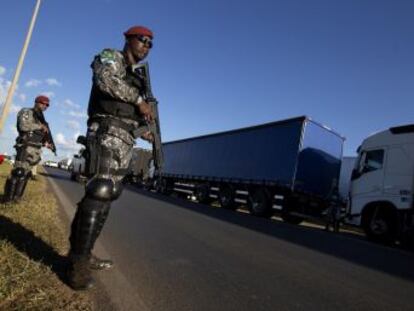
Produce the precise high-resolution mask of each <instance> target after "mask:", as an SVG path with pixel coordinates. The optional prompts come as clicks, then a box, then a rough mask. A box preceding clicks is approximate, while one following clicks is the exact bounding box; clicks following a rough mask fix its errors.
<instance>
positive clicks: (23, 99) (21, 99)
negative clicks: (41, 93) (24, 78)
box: [17, 93, 27, 103]
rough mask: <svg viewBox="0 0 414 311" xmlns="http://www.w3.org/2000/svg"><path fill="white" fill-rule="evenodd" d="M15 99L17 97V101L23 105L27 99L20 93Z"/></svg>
mask: <svg viewBox="0 0 414 311" xmlns="http://www.w3.org/2000/svg"><path fill="white" fill-rule="evenodd" d="M17 97H19V99H20V101H21V102H22V103H24V102H25V101H26V99H27V96H26V94H24V93H20V94H19V95H17Z"/></svg>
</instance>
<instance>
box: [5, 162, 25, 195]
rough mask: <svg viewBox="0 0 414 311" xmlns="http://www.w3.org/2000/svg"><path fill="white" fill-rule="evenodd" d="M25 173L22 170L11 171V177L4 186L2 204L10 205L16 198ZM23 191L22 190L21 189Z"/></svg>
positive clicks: (20, 191) (19, 168)
mask: <svg viewBox="0 0 414 311" xmlns="http://www.w3.org/2000/svg"><path fill="white" fill-rule="evenodd" d="M25 176H26V173H25V171H24V169H23V168H21V167H17V168H15V169H13V170H12V171H11V176H9V178H7V181H6V184H5V185H4V194H3V203H10V202H12V201H14V200H15V199H16V198H17V193H18V192H19V193H23V192H22V186H23V185H24V181H25ZM23 191H24V188H23Z"/></svg>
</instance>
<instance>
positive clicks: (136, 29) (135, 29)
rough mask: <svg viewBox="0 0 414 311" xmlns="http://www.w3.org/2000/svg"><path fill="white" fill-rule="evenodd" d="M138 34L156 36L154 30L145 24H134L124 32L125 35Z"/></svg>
mask: <svg viewBox="0 0 414 311" xmlns="http://www.w3.org/2000/svg"><path fill="white" fill-rule="evenodd" d="M137 35H138V36H147V37H150V38H151V39H152V38H153V37H154V35H153V33H152V31H151V30H149V29H148V28H146V27H144V26H133V27H131V28H129V29H128V30H127V31H125V32H124V36H125V37H129V36H137Z"/></svg>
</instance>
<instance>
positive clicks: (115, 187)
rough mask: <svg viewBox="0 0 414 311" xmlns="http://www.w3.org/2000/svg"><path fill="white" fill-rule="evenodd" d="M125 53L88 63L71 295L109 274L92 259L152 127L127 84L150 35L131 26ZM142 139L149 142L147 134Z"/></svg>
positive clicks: (106, 263) (107, 53) (106, 53)
mask: <svg viewBox="0 0 414 311" xmlns="http://www.w3.org/2000/svg"><path fill="white" fill-rule="evenodd" d="M124 35H125V46H124V49H123V51H117V50H113V49H104V50H103V51H102V52H101V53H100V54H98V55H97V56H96V57H95V59H94V61H93V62H92V65H91V67H92V71H93V85H92V90H91V95H90V100H89V106H88V116H89V119H88V130H87V135H86V174H87V175H88V179H89V180H88V183H87V185H86V188H85V195H84V197H83V198H82V200H81V201H80V202H79V203H78V208H77V211H76V214H75V217H74V219H73V222H72V226H71V235H70V238H69V241H70V251H69V255H68V257H69V260H70V267H69V269H68V282H69V285H70V286H71V287H72V288H73V289H75V290H83V289H89V288H91V287H92V286H93V279H92V276H91V269H107V268H110V267H111V266H112V264H113V263H112V262H111V261H110V260H101V259H99V258H97V257H96V256H93V255H92V254H91V252H92V249H93V247H94V244H95V241H96V239H97V238H98V236H99V234H100V232H101V230H102V227H103V225H104V223H105V220H106V218H107V217H108V213H109V209H110V205H111V202H112V201H114V200H116V199H117V198H118V197H119V196H120V195H121V192H122V179H123V178H124V176H125V175H126V174H127V171H128V167H129V162H130V160H131V157H132V149H133V145H134V144H135V140H136V139H137V138H138V137H139V135H138V134H137V133H138V132H137V131H136V130H137V129H138V127H139V124H140V122H142V121H143V120H145V121H147V122H152V120H153V113H152V110H151V107H150V106H149V105H148V103H147V102H145V101H144V100H143V98H142V96H141V95H142V94H141V90H140V87H139V86H137V85H136V84H133V83H132V82H131V80H130V78H131V75H132V72H131V70H130V68H131V66H132V65H135V64H137V63H138V62H140V61H141V60H143V59H144V58H145V57H146V56H147V55H148V53H149V51H150V49H151V47H152V38H153V34H152V32H151V31H150V30H149V29H147V28H145V27H142V26H135V27H132V28H130V29H129V30H128V31H126V32H125V33H124ZM141 138H143V139H146V140H151V139H152V136H151V134H150V133H148V132H147V133H144V134H143V136H141Z"/></svg>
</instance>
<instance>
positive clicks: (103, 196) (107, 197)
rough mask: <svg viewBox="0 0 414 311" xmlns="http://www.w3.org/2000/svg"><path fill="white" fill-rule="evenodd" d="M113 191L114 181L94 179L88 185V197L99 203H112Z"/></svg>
mask: <svg viewBox="0 0 414 311" xmlns="http://www.w3.org/2000/svg"><path fill="white" fill-rule="evenodd" d="M113 189H114V183H113V182H112V180H110V179H103V178H94V179H92V180H91V181H90V182H89V183H88V184H87V185H86V196H87V197H89V198H91V199H95V200H99V201H111V200H112V193H113Z"/></svg>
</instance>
